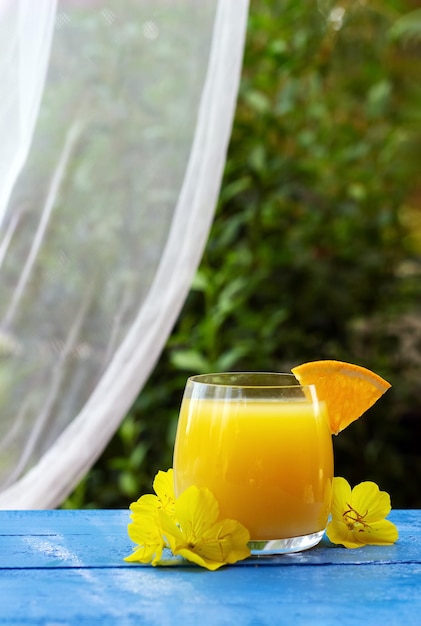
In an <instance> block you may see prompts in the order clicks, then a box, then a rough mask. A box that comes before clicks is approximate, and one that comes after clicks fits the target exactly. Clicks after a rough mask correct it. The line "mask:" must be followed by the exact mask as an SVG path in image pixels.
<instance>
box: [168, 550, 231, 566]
mask: <svg viewBox="0 0 421 626" xmlns="http://www.w3.org/2000/svg"><path fill="white" fill-rule="evenodd" d="M175 554H178V555H179V556H182V557H183V558H184V559H186V560H187V561H191V562H192V563H196V565H200V566H201V567H206V569H210V570H216V569H218V568H219V567H222V566H223V565H225V562H224V561H210V560H208V559H206V558H203V557H202V556H200V554H197V552H195V551H194V550H192V549H191V548H180V549H179V550H177V552H176V553H175Z"/></svg>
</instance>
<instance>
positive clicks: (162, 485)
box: [125, 469, 175, 565]
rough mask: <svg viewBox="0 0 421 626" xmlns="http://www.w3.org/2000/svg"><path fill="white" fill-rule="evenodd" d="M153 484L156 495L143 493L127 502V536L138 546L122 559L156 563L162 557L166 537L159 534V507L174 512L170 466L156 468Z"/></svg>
mask: <svg viewBox="0 0 421 626" xmlns="http://www.w3.org/2000/svg"><path fill="white" fill-rule="evenodd" d="M153 488H154V491H155V494H156V495H153V494H146V495H144V496H142V497H141V498H139V500H137V502H133V503H132V504H131V505H130V510H131V511H132V515H131V516H130V517H131V519H132V521H131V523H130V524H129V525H128V527H127V532H128V534H129V537H130V539H131V540H132V541H134V543H136V544H137V546H136V547H135V548H134V550H133V552H132V554H131V555H130V556H128V557H126V558H125V561H135V562H140V563H152V565H156V564H157V563H159V561H160V560H161V557H162V551H163V549H164V547H165V545H166V544H165V541H164V539H163V537H162V529H161V526H160V521H159V516H158V511H165V513H166V514H167V515H169V516H170V517H173V516H174V506H175V496H174V476H173V470H172V469H169V470H168V471H167V472H162V471H159V472H158V473H157V475H156V476H155V479H154V482H153Z"/></svg>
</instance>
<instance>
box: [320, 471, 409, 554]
mask: <svg viewBox="0 0 421 626" xmlns="http://www.w3.org/2000/svg"><path fill="white" fill-rule="evenodd" d="M390 510H391V505H390V496H389V494H388V493H386V492H385V491H380V490H379V488H378V486H377V485H376V483H373V482H370V481H366V482H362V483H360V484H359V485H357V486H356V487H354V489H352V490H351V487H350V485H349V483H348V482H347V481H346V480H345V478H334V479H333V495H332V507H331V515H332V519H331V521H330V522H329V524H328V526H327V528H326V534H327V536H328V538H329V539H330V541H331V542H332V543H340V544H342V545H344V546H345V547H346V548H360V547H361V546H364V545H367V544H373V545H379V546H380V545H391V544H393V543H395V541H397V539H398V530H397V528H396V526H395V525H394V524H392V522H390V521H389V520H387V519H385V517H387V515H389V513H390Z"/></svg>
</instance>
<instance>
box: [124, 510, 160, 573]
mask: <svg viewBox="0 0 421 626" xmlns="http://www.w3.org/2000/svg"><path fill="white" fill-rule="evenodd" d="M132 519H133V521H132V523H131V524H129V525H128V527H127V532H128V534H129V537H130V539H131V540H132V541H133V542H134V543H136V544H137V545H136V547H135V548H134V549H133V552H132V554H130V555H129V556H126V557H125V559H124V560H125V561H129V562H136V563H152V565H157V564H158V563H159V561H160V560H161V557H162V551H163V549H164V547H165V542H164V539H163V537H162V532H161V527H160V525H159V523H158V520H157V515H155V514H147V513H146V514H145V515H143V516H142V515H139V516H136V517H134V516H133V517H132Z"/></svg>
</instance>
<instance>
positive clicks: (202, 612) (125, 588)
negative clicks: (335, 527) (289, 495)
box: [0, 511, 421, 626]
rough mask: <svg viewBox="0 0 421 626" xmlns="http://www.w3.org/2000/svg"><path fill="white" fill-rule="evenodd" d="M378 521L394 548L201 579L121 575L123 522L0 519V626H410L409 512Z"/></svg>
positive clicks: (103, 516) (151, 572)
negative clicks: (201, 625)
mask: <svg viewBox="0 0 421 626" xmlns="http://www.w3.org/2000/svg"><path fill="white" fill-rule="evenodd" d="M390 519H392V521H394V522H395V523H396V524H397V526H398V528H399V531H400V539H399V542H398V543H397V544H396V545H394V546H390V547H376V546H368V547H366V548H362V549H359V550H346V549H345V548H341V547H333V546H331V545H330V544H329V543H328V542H327V540H326V541H323V542H322V544H321V545H320V546H319V547H317V548H315V549H313V550H310V551H306V552H303V553H301V554H296V555H289V556H282V557H276V558H270V559H265V561H264V562H263V563H264V564H262V561H261V560H256V559H250V560H247V561H244V562H242V564H238V565H234V566H232V567H227V568H223V569H221V570H219V571H217V572H208V571H206V570H203V569H200V568H195V567H191V566H188V565H184V566H183V567H171V568H152V567H149V566H136V565H133V564H127V563H124V562H123V561H122V558H123V557H124V555H125V554H127V553H128V552H129V551H130V549H131V542H130V540H129V539H128V537H127V532H126V527H127V522H128V521H129V513H128V511H23V512H17V511H16V512H9V511H0V598H1V603H0V625H5V624H31V625H38V624H44V625H46V624H69V625H73V624H75V625H76V624H78V625H79V624H82V625H83V624H102V625H105V626H107V625H108V624H118V625H120V624H121V625H122V626H124V625H126V624H127V625H128V626H130V625H131V624H133V625H134V624H136V626H138V625H139V624H141V625H142V626H165V625H173V624H177V625H178V624H180V623H181V624H183V626H188V625H190V624H192V625H194V626H196V624H197V623H198V622H199V621H201V620H204V621H205V622H206V624H209V625H210V626H225V625H227V626H228V625H229V626H231V625H232V624H240V625H241V626H266V625H269V624H270V625H272V624H275V625H280V626H282V625H283V624H285V625H287V626H290V625H291V624H294V625H296V626H304V625H305V626H307V625H308V624H312V625H313V624H314V625H316V626H317V625H318V624H321V625H322V624H323V626H330V625H331V624H332V626H333V625H335V626H337V625H338V623H339V624H340V626H357V625H358V626H361V624H362V623H364V626H372V625H373V626H374V625H375V626H377V625H378V624H382V623H384V624H385V625H387V626H389V625H390V626H393V625H395V624H396V625H397V626H401V624H405V626H412V624H414V626H415V624H417V625H418V623H419V615H420V612H421V511H393V512H392V515H391V516H390ZM267 564H270V565H271V566H270V567H267V566H266V565H267Z"/></svg>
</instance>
